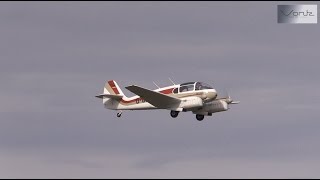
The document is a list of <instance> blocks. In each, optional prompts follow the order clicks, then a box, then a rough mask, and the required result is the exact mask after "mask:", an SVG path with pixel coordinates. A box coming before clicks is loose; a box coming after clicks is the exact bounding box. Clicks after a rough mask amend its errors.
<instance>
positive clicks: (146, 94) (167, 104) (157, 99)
mask: <svg viewBox="0 0 320 180" xmlns="http://www.w3.org/2000/svg"><path fill="white" fill-rule="evenodd" d="M126 89H128V90H129V91H131V92H133V93H135V94H136V95H138V96H140V97H141V98H143V99H144V100H145V101H147V102H148V103H150V104H152V105H153V106H155V107H157V108H163V109H167V108H171V107H173V106H174V105H177V104H178V103H180V102H181V100H180V99H178V98H174V97H171V96H168V95H165V94H162V93H159V92H156V91H152V90H149V89H145V88H142V87H139V86H135V85H132V86H128V87H126Z"/></svg>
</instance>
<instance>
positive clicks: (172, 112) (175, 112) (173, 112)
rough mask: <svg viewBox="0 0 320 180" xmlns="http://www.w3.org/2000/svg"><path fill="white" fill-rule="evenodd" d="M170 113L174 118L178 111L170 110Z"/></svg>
mask: <svg viewBox="0 0 320 180" xmlns="http://www.w3.org/2000/svg"><path fill="white" fill-rule="evenodd" d="M170 115H171V117H173V118H176V117H178V115H179V111H171V112H170Z"/></svg>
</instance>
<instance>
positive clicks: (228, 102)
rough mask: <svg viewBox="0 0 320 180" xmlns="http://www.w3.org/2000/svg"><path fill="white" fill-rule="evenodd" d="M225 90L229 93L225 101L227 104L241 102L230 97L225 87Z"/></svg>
mask: <svg viewBox="0 0 320 180" xmlns="http://www.w3.org/2000/svg"><path fill="white" fill-rule="evenodd" d="M225 92H226V93H227V97H226V98H225V101H226V103H227V104H239V103H240V101H233V99H232V98H231V97H230V95H229V93H228V91H227V90H226V89H225Z"/></svg>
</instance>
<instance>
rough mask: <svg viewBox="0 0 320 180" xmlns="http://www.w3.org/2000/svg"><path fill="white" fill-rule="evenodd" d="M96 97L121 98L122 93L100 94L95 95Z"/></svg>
mask: <svg viewBox="0 0 320 180" xmlns="http://www.w3.org/2000/svg"><path fill="white" fill-rule="evenodd" d="M96 97H97V98H101V99H102V98H104V97H106V98H110V99H122V95H112V94H100V95H98V96H96Z"/></svg>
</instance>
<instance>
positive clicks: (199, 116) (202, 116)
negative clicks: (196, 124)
mask: <svg viewBox="0 0 320 180" xmlns="http://www.w3.org/2000/svg"><path fill="white" fill-rule="evenodd" d="M196 118H197V120H198V121H202V120H203V119H204V115H201V114H197V115H196Z"/></svg>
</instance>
